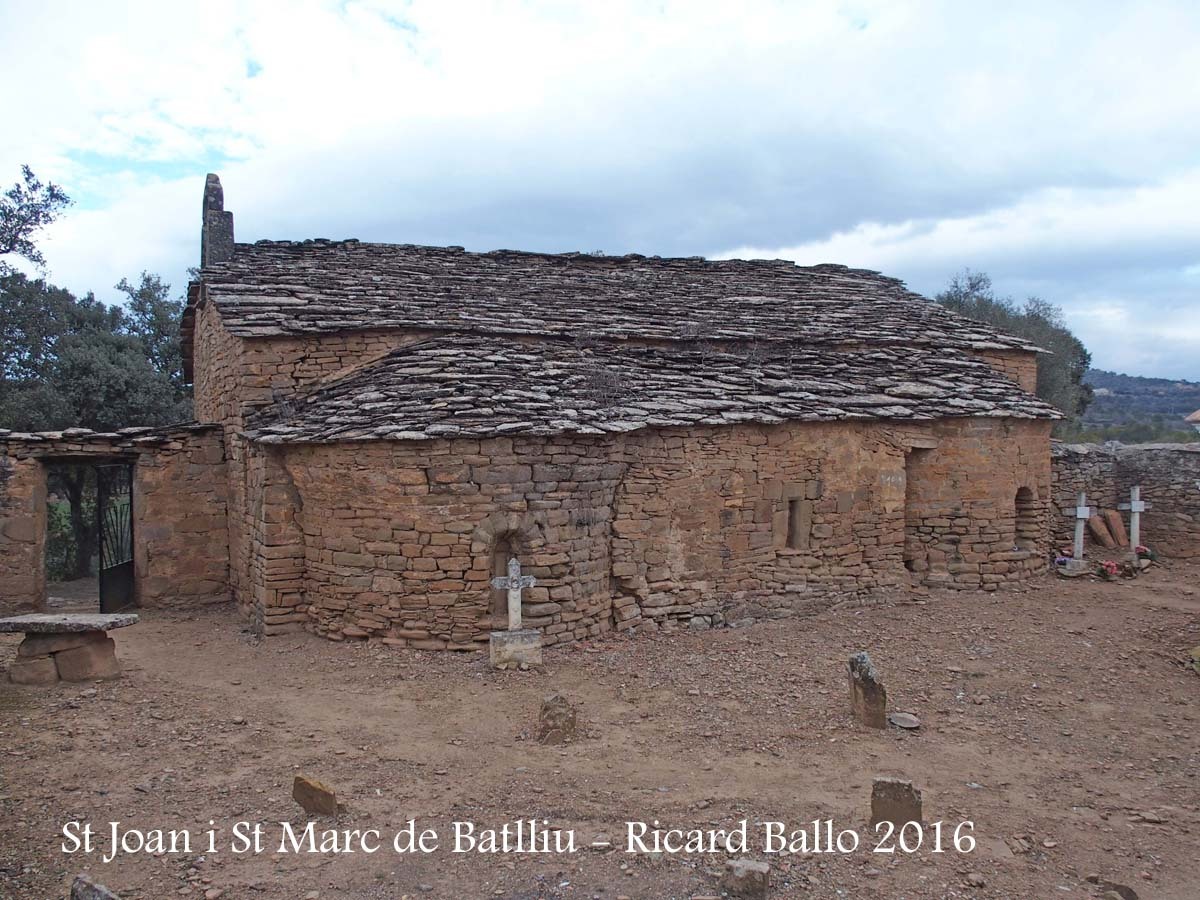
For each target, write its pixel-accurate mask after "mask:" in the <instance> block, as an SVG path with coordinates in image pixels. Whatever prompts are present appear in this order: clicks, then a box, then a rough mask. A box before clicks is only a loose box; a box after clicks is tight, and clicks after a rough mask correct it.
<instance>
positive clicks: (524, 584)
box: [492, 556, 537, 631]
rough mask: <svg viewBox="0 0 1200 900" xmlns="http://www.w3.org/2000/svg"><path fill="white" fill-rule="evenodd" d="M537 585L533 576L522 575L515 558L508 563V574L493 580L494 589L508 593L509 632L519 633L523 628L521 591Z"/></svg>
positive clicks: (519, 565)
mask: <svg viewBox="0 0 1200 900" xmlns="http://www.w3.org/2000/svg"><path fill="white" fill-rule="evenodd" d="M535 584H537V579H536V578H534V577H533V576H532V575H522V574H521V564H520V563H519V562H517V558H516V557H515V556H514V557H513V558H512V559H510V560H509V561H508V574H507V575H497V576H496V577H495V578H493V579H492V587H494V588H499V589H500V590H507V591H508V630H509V631H517V630H519V629H520V627H521V591H523V590H524V589H525V588H528V587H533V586H534V585H535Z"/></svg>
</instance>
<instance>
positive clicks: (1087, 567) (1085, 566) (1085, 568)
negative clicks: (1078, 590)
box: [1056, 559, 1095, 578]
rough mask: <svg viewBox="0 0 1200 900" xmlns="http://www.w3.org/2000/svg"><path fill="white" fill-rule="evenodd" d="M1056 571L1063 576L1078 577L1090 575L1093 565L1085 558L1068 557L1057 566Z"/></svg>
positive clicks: (1093, 569) (1093, 568)
mask: <svg viewBox="0 0 1200 900" xmlns="http://www.w3.org/2000/svg"><path fill="white" fill-rule="evenodd" d="M1056 571H1057V572H1058V574H1059V575H1062V576H1063V577H1064V578H1080V577H1082V576H1084V575H1091V574H1092V572H1093V571H1095V567H1094V566H1093V565H1092V564H1091V563H1089V562H1088V561H1087V560H1086V559H1068V560H1067V561H1066V562H1064V563H1063V564H1062V565H1061V566H1058V567H1057V568H1056Z"/></svg>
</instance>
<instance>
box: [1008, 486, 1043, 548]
mask: <svg viewBox="0 0 1200 900" xmlns="http://www.w3.org/2000/svg"><path fill="white" fill-rule="evenodd" d="M1014 504H1015V506H1016V530H1015V531H1016V533H1015V536H1014V539H1013V546H1015V547H1016V548H1017V549H1018V550H1036V549H1037V544H1038V537H1039V536H1040V535H1039V531H1040V526H1039V522H1038V518H1039V517H1038V502H1037V500H1036V499H1035V497H1034V495H1033V491H1031V490H1030V489H1029V488H1027V487H1023V488H1021V489H1020V490H1018V491H1017V497H1016V500H1015V501H1014Z"/></svg>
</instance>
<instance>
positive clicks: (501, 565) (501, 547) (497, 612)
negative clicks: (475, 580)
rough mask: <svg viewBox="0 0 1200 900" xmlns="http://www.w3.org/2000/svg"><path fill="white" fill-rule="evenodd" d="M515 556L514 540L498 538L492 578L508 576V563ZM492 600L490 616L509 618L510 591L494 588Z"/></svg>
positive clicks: (493, 548) (489, 610)
mask: <svg viewBox="0 0 1200 900" xmlns="http://www.w3.org/2000/svg"><path fill="white" fill-rule="evenodd" d="M512 556H513V545H512V539H511V537H510V536H509V535H507V534H505V535H501V536H500V537H498V538H496V543H495V546H493V547H492V577H493V578H495V577H497V576H499V577H501V578H502V577H504V576H505V575H507V574H508V561H509V560H510V559H512ZM491 591H492V600H491V604H490V606H489V608H488V614H489V615H490V616H492V617H497V616H499V617H500V618H505V617H507V616H508V591H506V590H504V589H503V588H495V587H494V588H492V589H491Z"/></svg>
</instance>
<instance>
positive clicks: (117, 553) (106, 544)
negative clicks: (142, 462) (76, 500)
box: [96, 463, 134, 613]
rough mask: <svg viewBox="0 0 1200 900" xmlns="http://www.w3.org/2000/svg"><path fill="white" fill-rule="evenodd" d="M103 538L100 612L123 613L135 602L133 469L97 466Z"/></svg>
mask: <svg viewBox="0 0 1200 900" xmlns="http://www.w3.org/2000/svg"><path fill="white" fill-rule="evenodd" d="M96 519H97V522H96V530H97V532H98V533H99V535H100V612H103V613H111V612H120V611H121V610H123V609H127V608H129V607H130V606H133V604H134V598H133V466H132V465H130V464H129V463H116V464H113V465H104V466H96Z"/></svg>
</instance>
